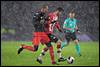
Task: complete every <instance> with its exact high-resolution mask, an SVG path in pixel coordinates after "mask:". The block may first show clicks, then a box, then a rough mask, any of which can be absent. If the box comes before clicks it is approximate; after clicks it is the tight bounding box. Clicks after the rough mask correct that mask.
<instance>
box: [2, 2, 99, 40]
mask: <svg viewBox="0 0 100 67" xmlns="http://www.w3.org/2000/svg"><path fill="white" fill-rule="evenodd" d="M44 4H46V5H48V6H49V12H51V11H53V10H54V9H55V8H57V7H59V6H60V7H63V8H64V13H63V14H62V15H61V16H60V19H59V22H60V25H61V27H62V24H63V22H64V20H65V18H66V17H67V16H68V13H69V12H70V11H71V10H72V9H73V10H75V12H76V18H77V19H78V20H79V23H78V27H79V29H80V31H81V32H82V33H81V34H79V35H78V36H79V37H80V40H81V41H91V40H92V41H98V40H99V2H98V1H1V40H26V41H27V40H28V41H29V40H31V39H32V32H33V31H34V28H33V25H32V17H33V14H34V13H35V12H36V11H37V10H38V9H39V8H41V6H42V5H44Z"/></svg>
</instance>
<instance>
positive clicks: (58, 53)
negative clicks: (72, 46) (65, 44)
mask: <svg viewBox="0 0 100 67" xmlns="http://www.w3.org/2000/svg"><path fill="white" fill-rule="evenodd" d="M57 55H58V58H61V57H62V56H61V48H59V49H57Z"/></svg>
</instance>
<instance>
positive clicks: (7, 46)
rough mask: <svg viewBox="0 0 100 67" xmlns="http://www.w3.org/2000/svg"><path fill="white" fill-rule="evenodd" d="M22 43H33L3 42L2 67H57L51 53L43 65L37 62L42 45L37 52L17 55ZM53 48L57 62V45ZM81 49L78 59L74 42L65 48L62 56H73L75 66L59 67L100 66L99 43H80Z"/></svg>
mask: <svg viewBox="0 0 100 67" xmlns="http://www.w3.org/2000/svg"><path fill="white" fill-rule="evenodd" d="M21 43H24V44H27V45H32V44H31V42H25V41H1V66H57V65H52V64H51V63H50V56H49V52H47V53H46V55H45V56H44V57H43V64H39V63H37V62H36V58H37V56H39V54H40V53H41V50H42V48H43V47H44V46H42V45H40V47H39V50H38V51H37V52H30V51H28V50H23V52H22V53H21V54H20V55H17V50H18V48H19V46H20V44H21ZM53 46H54V55H55V60H56V61H57V58H58V57H57V53H56V44H53ZM80 48H81V54H82V56H81V57H78V56H77V54H76V51H75V46H74V43H73V42H71V43H70V44H69V45H68V46H66V47H64V48H63V49H62V55H63V56H64V57H68V56H73V57H74V58H75V60H74V63H73V64H68V63H67V62H66V61H64V62H59V65H58V66H99V42H80Z"/></svg>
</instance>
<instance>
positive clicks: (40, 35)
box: [32, 32, 50, 45]
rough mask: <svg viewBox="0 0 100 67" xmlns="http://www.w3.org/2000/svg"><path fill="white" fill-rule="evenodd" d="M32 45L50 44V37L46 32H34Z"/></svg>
mask: <svg viewBox="0 0 100 67" xmlns="http://www.w3.org/2000/svg"><path fill="white" fill-rule="evenodd" d="M33 35H34V36H33V39H32V44H33V45H39V44H40V42H41V43H48V42H49V41H50V39H49V37H48V36H47V34H46V33H45V32H34V33H33Z"/></svg>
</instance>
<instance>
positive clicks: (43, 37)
mask: <svg viewBox="0 0 100 67" xmlns="http://www.w3.org/2000/svg"><path fill="white" fill-rule="evenodd" d="M47 11H48V6H43V7H42V9H41V10H40V11H39V12H37V13H36V14H35V15H34V17H33V25H34V28H35V31H34V33H33V35H34V36H33V39H32V44H33V46H27V45H25V44H22V45H21V47H20V48H19V50H18V54H20V52H21V51H22V50H23V49H27V50H30V51H33V52H34V51H37V50H38V47H39V44H40V42H41V43H42V44H45V45H46V47H48V45H51V41H50V39H49V37H48V35H47V34H46V33H45V32H44V31H45V29H44V24H45V20H47V19H46V15H45V14H46V12H47ZM48 49H49V51H50V56H51V60H52V64H57V63H56V62H55V60H54V57H53V56H54V55H53V47H52V46H50V47H48ZM45 50H46V49H45ZM52 57H53V58H52ZM37 61H38V59H37ZM39 62H40V61H39ZM40 63H42V62H40Z"/></svg>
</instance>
